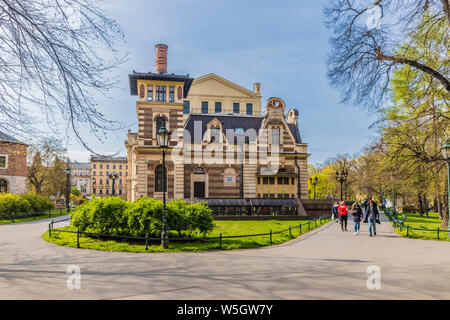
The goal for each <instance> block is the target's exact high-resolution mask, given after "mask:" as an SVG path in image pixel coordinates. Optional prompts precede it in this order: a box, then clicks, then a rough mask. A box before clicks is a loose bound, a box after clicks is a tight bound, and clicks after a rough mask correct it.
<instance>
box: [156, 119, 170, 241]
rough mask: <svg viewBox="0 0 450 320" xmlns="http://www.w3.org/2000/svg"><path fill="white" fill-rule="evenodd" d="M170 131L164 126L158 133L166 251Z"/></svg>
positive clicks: (163, 238) (163, 233)
mask: <svg viewBox="0 0 450 320" xmlns="http://www.w3.org/2000/svg"><path fill="white" fill-rule="evenodd" d="M170 134H171V133H170V131H169V130H167V129H166V125H165V124H163V125H162V126H161V128H160V129H159V130H158V132H157V133H156V138H157V140H158V145H159V149H160V150H161V152H162V170H163V230H162V233H161V245H162V247H163V248H164V249H167V248H169V234H168V233H167V219H166V179H167V170H166V151H167V149H168V148H169V139H170Z"/></svg>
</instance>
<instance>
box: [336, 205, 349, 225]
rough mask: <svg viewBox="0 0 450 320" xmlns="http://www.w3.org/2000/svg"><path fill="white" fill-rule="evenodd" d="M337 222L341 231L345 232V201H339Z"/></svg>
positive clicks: (346, 207) (346, 213)
mask: <svg viewBox="0 0 450 320" xmlns="http://www.w3.org/2000/svg"><path fill="white" fill-rule="evenodd" d="M338 213H339V220H340V221H341V229H342V231H344V229H345V231H347V215H348V206H347V205H346V204H345V201H341V203H340V204H339V207H338Z"/></svg>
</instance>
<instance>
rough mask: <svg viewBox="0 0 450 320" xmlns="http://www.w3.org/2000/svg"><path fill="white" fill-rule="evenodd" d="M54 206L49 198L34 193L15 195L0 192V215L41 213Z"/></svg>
mask: <svg viewBox="0 0 450 320" xmlns="http://www.w3.org/2000/svg"><path fill="white" fill-rule="evenodd" d="M53 208H54V204H53V202H52V201H50V200H49V199H47V198H45V197H42V196H38V195H35V194H24V195H20V196H19V195H16V194H11V193H0V217H10V216H12V215H21V214H24V215H25V214H30V213H43V212H44V211H46V210H51V209H53Z"/></svg>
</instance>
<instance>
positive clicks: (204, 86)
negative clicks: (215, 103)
mask: <svg viewBox="0 0 450 320" xmlns="http://www.w3.org/2000/svg"><path fill="white" fill-rule="evenodd" d="M189 95H191V96H192V95H199V96H221V97H241V98H255V97H258V95H257V94H255V93H254V92H252V91H250V90H247V89H245V88H244V87H241V86H239V85H237V84H235V83H233V82H231V81H228V80H226V79H224V78H222V77H219V76H218V75H216V74H214V73H210V74H207V75H205V76H202V77H200V78H197V79H195V80H194V82H193V84H192V87H191V90H190V92H189Z"/></svg>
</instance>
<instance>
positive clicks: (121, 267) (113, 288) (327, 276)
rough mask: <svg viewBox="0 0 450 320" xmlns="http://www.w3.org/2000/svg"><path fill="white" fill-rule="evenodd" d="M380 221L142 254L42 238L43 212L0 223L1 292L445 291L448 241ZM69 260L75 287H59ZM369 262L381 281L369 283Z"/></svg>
mask: <svg viewBox="0 0 450 320" xmlns="http://www.w3.org/2000/svg"><path fill="white" fill-rule="evenodd" d="M383 220H384V221H383V222H382V224H381V225H378V226H377V227H378V232H377V236H376V237H373V238H370V237H369V235H368V232H367V224H362V230H361V234H360V235H359V236H354V235H353V232H352V230H353V223H352V222H349V226H348V230H349V231H347V232H342V231H341V230H340V228H339V226H338V224H337V223H329V224H327V225H325V226H323V227H321V228H319V229H317V230H315V231H313V232H312V233H311V234H308V235H305V236H303V237H301V238H298V239H295V240H293V241H290V242H288V243H284V244H282V245H278V246H273V247H266V248H261V249H250V250H236V251H222V252H204V253H143V254H134V253H118V252H104V251H93V250H86V249H74V248H65V247H59V246H56V245H54V244H50V243H47V242H45V241H43V240H42V239H41V234H42V233H43V232H44V231H45V230H46V229H47V226H48V220H42V221H36V222H27V223H22V224H14V225H3V226H0V299H374V298H376V299H450V283H449V279H450V242H437V241H426V240H413V239H406V238H401V237H398V236H396V235H395V234H394V233H393V232H392V228H391V227H390V225H389V224H388V222H386V221H385V219H383ZM69 265H78V266H79V267H80V268H81V289H80V290H69V289H67V287H66V281H67V278H68V276H69V275H68V274H67V273H66V270H67V267H68V266H69ZM371 265H377V266H379V267H380V269H381V289H373V290H369V289H367V286H366V281H367V279H368V277H369V274H368V273H367V267H368V266H371Z"/></svg>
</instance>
